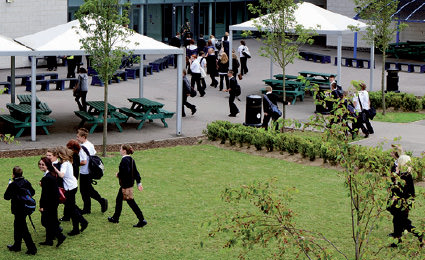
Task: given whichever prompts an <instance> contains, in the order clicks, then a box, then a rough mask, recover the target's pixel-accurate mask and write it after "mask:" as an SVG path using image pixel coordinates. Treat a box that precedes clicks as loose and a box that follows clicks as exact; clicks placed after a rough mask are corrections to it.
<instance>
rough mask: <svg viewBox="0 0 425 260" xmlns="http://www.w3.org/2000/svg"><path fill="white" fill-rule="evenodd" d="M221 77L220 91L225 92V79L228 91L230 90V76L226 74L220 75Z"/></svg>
mask: <svg viewBox="0 0 425 260" xmlns="http://www.w3.org/2000/svg"><path fill="white" fill-rule="evenodd" d="M219 75H220V90H223V79H225V80H226V89H229V76H227V73H226V74H219Z"/></svg>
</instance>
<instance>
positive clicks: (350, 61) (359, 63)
mask: <svg viewBox="0 0 425 260" xmlns="http://www.w3.org/2000/svg"><path fill="white" fill-rule="evenodd" d="M344 60H345V63H343V61H344ZM353 62H355V63H356V68H364V67H365V66H364V63H365V62H367V68H368V69H370V59H362V58H353V57H341V64H342V65H344V66H346V67H354V65H353ZM337 64H338V57H335V66H336V65H337ZM374 67H375V65H374Z"/></svg>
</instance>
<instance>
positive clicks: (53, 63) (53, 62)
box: [47, 56, 58, 70]
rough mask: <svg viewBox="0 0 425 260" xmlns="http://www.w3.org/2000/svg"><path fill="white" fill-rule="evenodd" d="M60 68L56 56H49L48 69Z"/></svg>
mask: <svg viewBox="0 0 425 260" xmlns="http://www.w3.org/2000/svg"><path fill="white" fill-rule="evenodd" d="M57 68H58V61H57V60H56V56H47V69H48V70H56V69H57Z"/></svg>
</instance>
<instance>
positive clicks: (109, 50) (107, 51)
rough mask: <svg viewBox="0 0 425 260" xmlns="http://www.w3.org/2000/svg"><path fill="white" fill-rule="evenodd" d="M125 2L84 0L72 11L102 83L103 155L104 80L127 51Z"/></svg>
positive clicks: (83, 44)
mask: <svg viewBox="0 0 425 260" xmlns="http://www.w3.org/2000/svg"><path fill="white" fill-rule="evenodd" d="M128 6H129V3H127V4H125V5H121V1H120V0H101V1H100V0H84V4H83V5H81V6H80V9H79V10H78V12H77V13H76V16H77V18H78V20H79V22H80V27H81V30H82V31H84V33H85V34H86V35H87V36H86V37H85V38H83V39H81V40H80V41H81V44H82V46H83V49H84V50H85V51H86V53H87V54H89V55H90V59H91V63H92V66H93V67H94V69H95V70H96V71H97V73H98V75H99V77H100V79H101V80H102V81H103V82H104V84H105V86H104V101H105V113H104V116H103V119H104V120H103V156H106V144H107V132H108V130H107V126H108V121H107V118H108V113H107V111H108V109H107V108H108V107H107V106H108V81H109V80H110V79H112V76H113V74H114V73H115V71H116V70H117V69H118V68H119V66H120V65H121V59H122V57H123V56H125V55H128V51H126V49H127V48H126V44H128V43H129V40H128V36H130V35H131V34H132V33H133V31H132V30H130V29H128V28H127V27H126V26H127V25H128V24H129V19H128V8H126V7H128ZM122 7H124V8H122ZM121 8H122V13H120V9H121ZM78 33H81V32H78Z"/></svg>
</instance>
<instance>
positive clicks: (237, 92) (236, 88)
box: [232, 83, 241, 97]
mask: <svg viewBox="0 0 425 260" xmlns="http://www.w3.org/2000/svg"><path fill="white" fill-rule="evenodd" d="M232 90H233V93H234V94H235V96H237V97H238V96H239V95H240V94H241V86H240V85H239V84H238V83H236V85H235V87H234V89H232Z"/></svg>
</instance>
